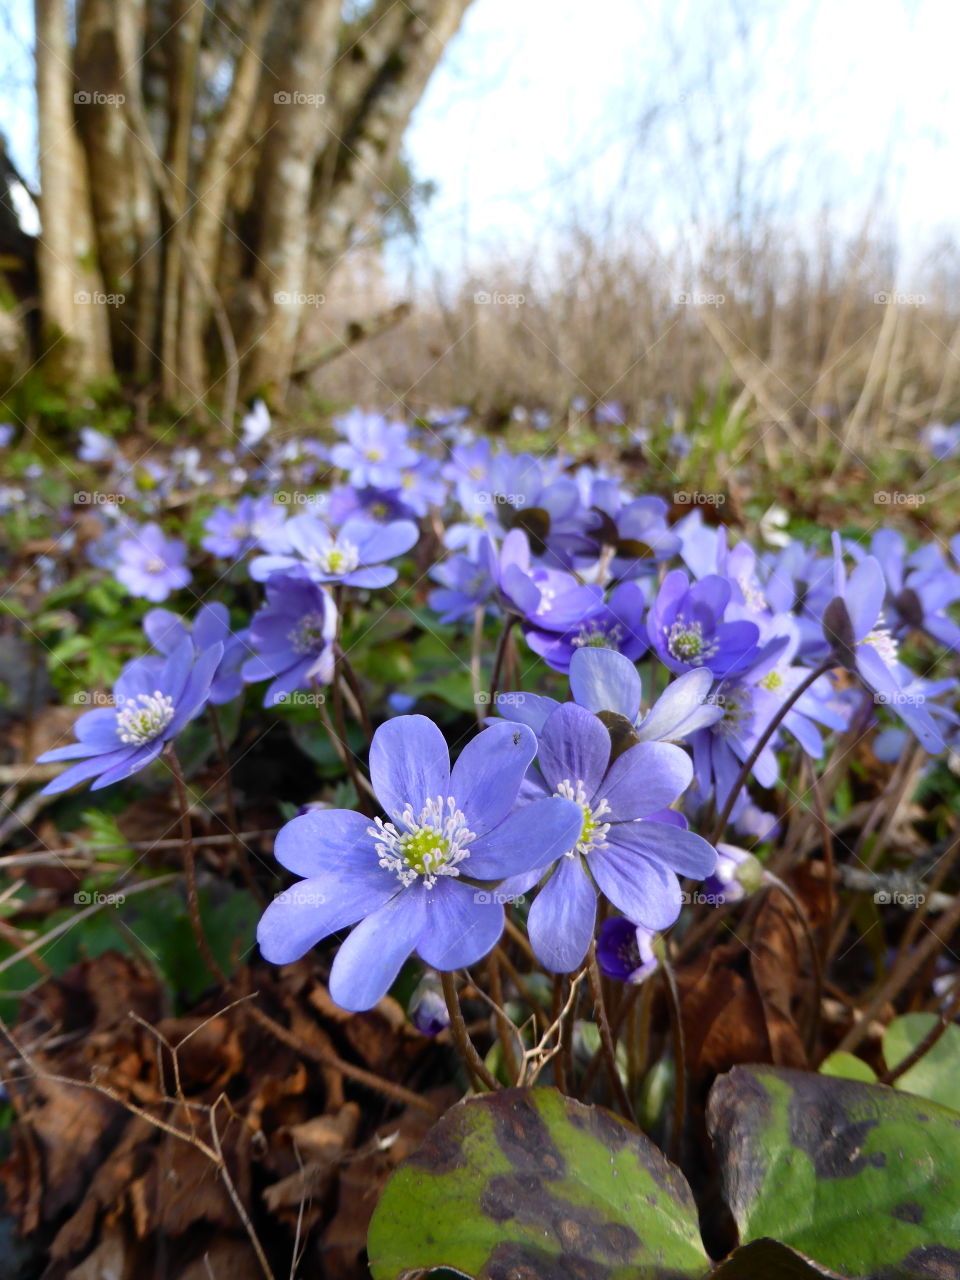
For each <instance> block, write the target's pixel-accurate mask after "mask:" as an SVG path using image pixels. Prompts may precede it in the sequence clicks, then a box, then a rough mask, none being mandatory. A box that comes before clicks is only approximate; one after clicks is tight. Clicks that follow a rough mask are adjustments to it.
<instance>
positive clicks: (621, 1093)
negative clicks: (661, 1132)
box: [587, 942, 636, 1124]
mask: <svg viewBox="0 0 960 1280" xmlns="http://www.w3.org/2000/svg"><path fill="white" fill-rule="evenodd" d="M587 977H588V979H589V980H590V991H591V993H592V994H593V1007H594V1013H595V1014H596V1019H597V1029H598V1030H599V1032H600V1048H601V1050H602V1051H603V1059H604V1063H605V1065H606V1068H607V1075H608V1076H609V1077H610V1084H611V1086H612V1088H613V1092H614V1093H615V1094H616V1098H617V1106H618V1107H619V1108H620V1110H621V1112H622V1113H623V1114H624V1115H625V1116H626V1117H627V1119H628V1120H629V1121H630V1123H631V1124H636V1116H635V1115H634V1111H633V1103H632V1102H631V1101H630V1098H629V1095H628V1094H627V1091H626V1089H625V1088H624V1087H623V1081H622V1080H621V1079H620V1072H619V1070H618V1069H617V1046H616V1044H615V1043H614V1039H613V1036H612V1035H611V1034H610V1022H609V1019H608V1018H607V1006H606V1002H605V1001H604V998H603V983H602V982H601V981H600V970H599V968H598V966H597V944H596V942H591V943H590V951H589V954H588V956H587Z"/></svg>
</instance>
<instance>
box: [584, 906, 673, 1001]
mask: <svg viewBox="0 0 960 1280" xmlns="http://www.w3.org/2000/svg"><path fill="white" fill-rule="evenodd" d="M656 936H657V935H656V934H655V933H654V932H653V930H651V929H645V928H644V927H643V925H642V924H634V923H633V922H632V921H631V920H625V919H624V918H623V916H614V917H613V918H612V919H610V920H604V922H603V924H602V925H601V926H600V933H599V934H598V935H597V963H598V964H599V966H600V970H601V972H602V973H605V974H606V976H607V977H608V978H614V979H616V981H617V982H629V983H631V984H632V985H634V986H636V985H637V984H638V983H641V982H643V980H644V979H645V978H649V977H650V975H651V973H654V972H655V971H656V970H657V968H658V967H659V965H660V961H659V959H658V958H657V955H656V952H655V951H654V949H653V940H654V938H655V937H656Z"/></svg>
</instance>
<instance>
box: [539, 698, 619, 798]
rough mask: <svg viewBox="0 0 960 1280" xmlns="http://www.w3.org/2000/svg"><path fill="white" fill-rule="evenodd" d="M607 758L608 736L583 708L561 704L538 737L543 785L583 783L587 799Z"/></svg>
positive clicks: (599, 722)
mask: <svg viewBox="0 0 960 1280" xmlns="http://www.w3.org/2000/svg"><path fill="white" fill-rule="evenodd" d="M609 759H610V734H609V733H608V732H607V729H606V726H605V725H604V724H603V722H602V721H600V720H598V719H597V717H596V716H595V715H593V713H592V712H590V711H588V710H587V709H586V707H578V706H577V704H576V703H575V702H564V703H562V704H561V705H560V706H559V707H557V709H556V711H554V712H553V714H552V715H551V716H550V717H549V719H548V720H547V723H546V724H545V725H544V726H543V733H542V734H541V735H540V753H539V763H540V772H541V773H542V774H543V776H544V778H545V780H546V783H547V786H548V787H550V789H551V790H552V791H556V789H557V787H558V786H559V785H560V783H561V782H564V781H568V780H569V781H571V782H573V784H574V785H576V783H577V781H578V780H580V781H582V782H583V785H584V788H585V790H586V793H587V798H588V799H591V798H592V797H593V796H594V795H595V794H596V791H597V788H598V787H599V785H600V783H601V782H602V780H603V775H604V774H605V773H606V771H607V763H608V761H609Z"/></svg>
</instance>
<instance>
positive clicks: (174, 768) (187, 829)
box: [164, 742, 230, 986]
mask: <svg viewBox="0 0 960 1280" xmlns="http://www.w3.org/2000/svg"><path fill="white" fill-rule="evenodd" d="M164 758H165V759H166V761H167V764H168V765H169V766H170V772H171V773H172V774H173V780H174V782H175V784H176V788H177V799H178V801H179V804H180V834H181V836H182V837H183V869H184V873H185V875H186V879H187V911H188V913H189V915H190V925H191V927H192V929H193V936H194V938H195V939H196V942H197V947H198V948H199V951H200V954H201V956H202V957H203V962H204V964H205V965H206V966H207V968H208V969H209V970H210V973H211V974H212V975H213V977H214V978H216V980H217V981H218V982H219V983H221V984H222V985H223V986H228V985H229V982H230V980H229V978H228V977H227V975H226V974H225V973H224V972H223V970H222V969H221V968H220V965H219V964H218V963H217V958H216V956H215V955H214V954H213V951H212V950H211V948H210V943H209V942H208V941H207V935H206V933H205V932H204V928H203V918H202V917H201V915H200V896H199V894H198V892H197V860H196V854H195V853H194V848H193V826H192V823H191V821H190V799H189V796H188V795H187V784H186V782H185V781H184V777H183V771H182V769H181V768H180V761H179V760H178V759H177V753H176V751H174V749H173V743H172V742H168V743H167V746H166V750H165V751H164Z"/></svg>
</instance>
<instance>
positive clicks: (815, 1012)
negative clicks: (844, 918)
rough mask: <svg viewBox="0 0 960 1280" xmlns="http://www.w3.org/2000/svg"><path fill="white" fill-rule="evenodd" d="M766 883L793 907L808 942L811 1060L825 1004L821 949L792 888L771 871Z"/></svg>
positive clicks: (807, 1039) (807, 1038)
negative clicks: (810, 992) (811, 993)
mask: <svg viewBox="0 0 960 1280" xmlns="http://www.w3.org/2000/svg"><path fill="white" fill-rule="evenodd" d="M764 881H765V883H767V884H769V885H772V886H773V887H774V888H776V889H779V890H780V892H781V893H782V894H783V896H784V897H785V898H786V899H787V901H788V902H789V903H790V905H791V907H793V910H794V914H795V915H796V917H797V919H798V920H799V921H800V927H801V928H802V929H803V934H804V937H805V938H806V940H807V950H808V951H809V952H810V964H811V967H812V968H813V999H812V1001H811V1009H810V1022H809V1025H808V1026H807V1034H806V1036H805V1037H804V1044H805V1047H806V1050H807V1058H808V1059H809V1058H811V1057H812V1056H813V1052H814V1049H815V1048H816V1043H817V1033H818V1032H819V1030H820V1006H821V1004H822V1003H823V964H822V961H821V958H820V948H819V947H818V946H817V940H816V938H815V937H814V936H813V928H812V927H811V924H810V917H809V916H808V915H807V913H806V910H805V908H804V905H803V903H802V902H801V901H800V899H799V898H798V897H797V895H796V894H795V893H794V891H793V890H792V889H791V888H790V886H789V885H788V884H786V883H785V882H784V881H783V880H781V879H780V878H779V876H775V875H773V873H772V872H770V871H767V872H765V873H764Z"/></svg>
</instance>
